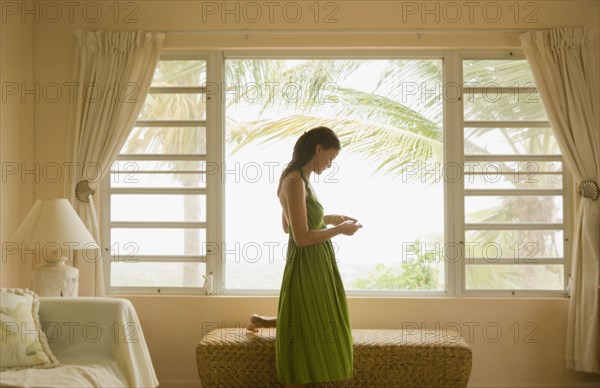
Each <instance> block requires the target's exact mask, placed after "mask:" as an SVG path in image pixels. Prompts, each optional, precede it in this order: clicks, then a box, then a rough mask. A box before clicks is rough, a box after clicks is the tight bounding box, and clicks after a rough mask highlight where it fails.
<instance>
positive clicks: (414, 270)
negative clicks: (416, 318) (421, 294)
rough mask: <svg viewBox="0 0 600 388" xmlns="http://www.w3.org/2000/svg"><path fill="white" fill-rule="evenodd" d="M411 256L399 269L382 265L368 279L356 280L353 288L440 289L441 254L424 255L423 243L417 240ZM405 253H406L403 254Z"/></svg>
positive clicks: (408, 256)
mask: <svg viewBox="0 0 600 388" xmlns="http://www.w3.org/2000/svg"><path fill="white" fill-rule="evenodd" d="M410 247H411V250H412V249H414V251H413V252H410V253H411V254H410V255H404V254H403V256H404V257H405V258H406V262H404V263H403V264H402V265H401V266H400V267H399V268H393V267H387V266H385V265H384V264H382V263H378V264H377V265H376V266H375V270H374V271H371V272H369V274H368V275H367V277H366V278H362V279H356V280H355V281H354V282H353V283H352V286H353V287H354V288H357V289H361V290H418V291H424V290H435V289H438V288H439V285H438V275H439V267H438V266H439V265H440V263H441V257H440V255H439V252H437V251H436V253H432V252H427V253H423V252H422V250H421V247H422V243H421V241H420V240H416V241H415V242H414V244H411V245H410ZM403 253H404V252H403Z"/></svg>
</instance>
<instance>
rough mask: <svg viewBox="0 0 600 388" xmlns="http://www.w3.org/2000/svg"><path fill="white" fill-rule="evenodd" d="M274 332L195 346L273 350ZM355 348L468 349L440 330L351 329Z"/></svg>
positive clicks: (214, 338) (221, 332)
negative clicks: (270, 347)
mask: <svg viewBox="0 0 600 388" xmlns="http://www.w3.org/2000/svg"><path fill="white" fill-rule="evenodd" d="M276 333H277V329H275V328H261V329H259V330H258V332H256V333H252V332H249V331H247V330H246V329H245V328H240V327H231V328H218V329H214V330H212V331H210V332H209V333H207V334H206V335H205V336H204V338H202V341H200V343H199V344H198V346H215V345H228V344H229V345H236V346H239V345H243V344H254V345H256V344H260V343H262V344H264V345H265V346H274V342H275V335H276ZM352 337H353V338H354V346H355V347H356V346H403V347H407V346H408V347H411V346H421V347H422V346H425V347H444V348H455V349H464V350H465V351H467V352H469V353H470V352H471V348H470V346H469V345H468V344H467V342H466V341H465V340H464V338H463V337H461V336H460V335H459V334H457V333H455V332H452V331H442V330H395V329H352Z"/></svg>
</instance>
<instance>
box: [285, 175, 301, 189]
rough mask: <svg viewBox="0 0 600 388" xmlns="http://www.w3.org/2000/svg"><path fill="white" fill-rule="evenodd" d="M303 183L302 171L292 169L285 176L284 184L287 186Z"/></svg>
mask: <svg viewBox="0 0 600 388" xmlns="http://www.w3.org/2000/svg"><path fill="white" fill-rule="evenodd" d="M302 183H303V181H302V175H301V174H300V171H290V172H289V173H287V174H286V175H285V176H284V177H283V181H282V185H283V187H284V188H285V187H286V186H287V187H295V186H300V185H301V184H302Z"/></svg>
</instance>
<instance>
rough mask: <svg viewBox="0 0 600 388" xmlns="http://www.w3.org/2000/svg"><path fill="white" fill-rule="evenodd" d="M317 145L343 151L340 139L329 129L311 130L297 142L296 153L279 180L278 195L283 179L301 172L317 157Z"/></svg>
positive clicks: (317, 128) (318, 128)
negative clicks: (295, 172) (292, 173)
mask: <svg viewBox="0 0 600 388" xmlns="http://www.w3.org/2000/svg"><path fill="white" fill-rule="evenodd" d="M317 144H320V145H321V146H322V147H323V148H325V149H326V150H328V149H331V148H335V149H336V150H339V149H341V148H342V147H341V145H340V139H338V137H337V135H336V134H335V132H333V131H332V130H331V129H330V128H327V127H316V128H313V129H310V130H308V131H306V132H304V134H303V135H302V136H300V138H299V139H298V140H297V141H296V144H295V145H294V152H293V153H292V160H291V161H290V162H289V163H288V164H287V165H286V166H285V168H284V169H283V172H282V173H281V177H280V178H279V186H278V187H277V195H279V192H280V191H281V183H282V182H283V178H284V177H286V176H287V174H289V173H290V172H292V171H300V169H301V168H302V167H304V166H305V165H306V164H307V163H308V162H310V160H311V159H312V157H313V156H314V155H315V152H316V149H317Z"/></svg>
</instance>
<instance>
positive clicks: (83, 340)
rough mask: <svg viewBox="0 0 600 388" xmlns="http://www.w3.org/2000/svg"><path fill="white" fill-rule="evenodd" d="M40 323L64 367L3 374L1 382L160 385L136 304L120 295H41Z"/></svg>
mask: <svg viewBox="0 0 600 388" xmlns="http://www.w3.org/2000/svg"><path fill="white" fill-rule="evenodd" d="M40 322H41V324H42V328H43V329H44V332H45V333H46V337H47V338H48V343H49V345H50V349H51V350H52V352H53V353H54V355H55V356H56V357H57V358H58V360H59V362H60V364H61V365H60V366H59V367H56V368H51V369H26V370H20V371H5V372H1V373H0V386H15V387H61V388H63V387H157V386H158V379H157V378H156V374H155V372H154V367H153V366H152V360H151V359H150V354H149V352H148V348H147V345H146V340H145V339H144V334H143V332H142V328H141V325H140V322H139V320H138V317H137V314H136V312H135V309H134V308H133V305H132V304H131V302H129V301H128V300H126V299H117V298H91V297H79V298H40Z"/></svg>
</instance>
